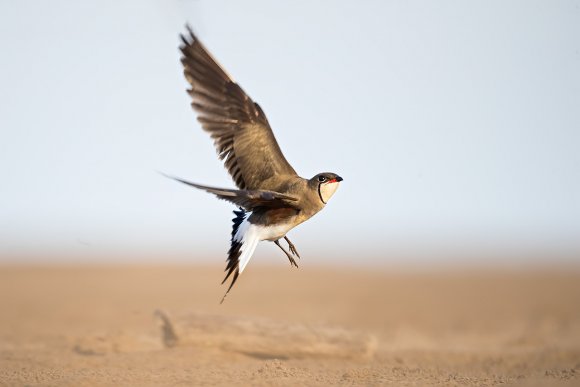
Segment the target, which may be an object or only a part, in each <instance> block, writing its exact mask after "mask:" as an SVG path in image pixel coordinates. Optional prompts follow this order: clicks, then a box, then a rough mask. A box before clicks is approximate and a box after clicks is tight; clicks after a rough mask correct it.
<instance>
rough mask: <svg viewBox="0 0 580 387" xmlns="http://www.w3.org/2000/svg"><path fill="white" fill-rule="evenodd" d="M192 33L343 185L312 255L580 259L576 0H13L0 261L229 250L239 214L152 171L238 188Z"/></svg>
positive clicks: (0, 112)
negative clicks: (189, 63) (69, 254)
mask: <svg viewBox="0 0 580 387" xmlns="http://www.w3.org/2000/svg"><path fill="white" fill-rule="evenodd" d="M186 22H189V23H190V24H191V25H192V27H193V28H194V29H195V30H196V32H197V33H198V35H199V36H200V38H201V39H202V40H203V41H204V42H205V44H206V46H207V47H208V48H209V49H210V50H211V51H212V52H213V53H214V55H215V56H216V57H217V58H218V60H219V61H220V62H221V63H222V64H223V65H224V66H225V67H226V68H227V70H228V71H229V72H230V73H231V74H232V75H233V76H234V78H235V79H236V80H237V81H238V82H239V83H240V84H241V85H242V87H243V88H244V89H245V90H246V92H247V93H248V94H249V95H250V96H251V97H252V98H253V99H254V100H256V101H257V102H259V103H260V104H261V106H262V107H263V108H264V110H265V112H266V114H267V116H268V118H269V120H270V123H271V124H272V126H273V128H274V132H275V134H276V136H277V138H278V141H279V143H280V146H281V147H282V150H283V151H284V153H285V154H286V157H287V158H288V160H289V161H290V162H291V163H292V164H293V165H294V167H295V169H296V170H297V171H298V172H299V173H300V174H301V175H302V176H305V177H311V176H313V175H314V174H316V173H317V172H320V171H327V170H329V171H334V172H337V173H339V174H340V175H341V176H343V177H344V179H345V181H344V182H343V184H342V185H341V187H340V189H339V191H338V192H337V194H336V195H335V196H334V197H333V199H332V200H331V202H330V204H329V205H328V206H327V208H326V209H325V210H324V211H323V212H322V213H320V214H319V215H317V216H316V217H315V218H313V219H312V220H311V221H309V222H307V223H305V224H304V225H302V226H300V227H299V228H298V229H296V230H293V231H291V233H290V234H289V235H290V237H291V239H292V240H293V241H294V242H295V243H296V245H297V246H298V249H299V251H301V252H302V254H303V255H305V256H311V257H312V256H317V257H318V258H317V259H319V261H320V262H322V263H324V262H327V263H328V262H331V261H332V259H333V258H334V257H336V256H348V257H353V256H354V257H356V259H363V258H359V257H363V256H373V257H375V258H372V259H377V258H376V257H378V256H381V255H382V256H383V258H381V259H385V260H396V259H397V258H396V257H397V256H400V255H399V254H400V253H401V252H410V253H411V255H413V254H414V253H415V252H422V253H424V254H427V255H435V256H436V255H441V254H442V253H443V254H445V252H448V251H453V250H461V249H471V250H473V251H480V252H481V251H487V250H496V251H501V250H502V249H508V250H510V249H511V250H514V249H519V250H529V251H538V250H543V249H545V250H554V251H557V252H564V251H572V250H576V251H578V250H580V199H579V198H580V152H579V148H580V70H579V69H580V2H579V1H438V2H431V1H356V2H355V1H350V2H344V1H342V2H339V1H291V2H272V1H215V0H212V1H201V0H200V1H150V0H147V1H144V0H140V1H98V2H97V1H92V2H90V1H50V2H45V1H2V2H0V49H1V54H0V63H1V69H2V71H1V72H0V86H1V87H0V176H1V179H2V180H1V183H0V255H2V254H1V253H7V252H11V251H24V250H28V251H33V250H46V249H52V250H54V251H59V250H61V249H72V250H82V249H86V248H94V249H97V250H99V249H115V248H123V249H129V250H135V251H143V250H145V251H151V250H159V251H161V252H162V251H172V252H175V251H182V252H185V253H191V255H192V257H193V258H192V260H195V259H198V258H199V257H200V256H202V255H223V254H224V252H225V251H226V250H227V244H228V239H229V233H230V227H231V224H230V219H231V217H232V216H231V211H232V210H233V206H231V205H229V204H227V203H225V202H220V201H217V200H216V199H214V198H213V197H212V196H210V195H208V194H205V193H203V192H199V191H195V190H192V189H189V188H187V187H185V186H183V185H180V184H177V183H174V182H172V181H169V180H167V179H164V178H162V177H161V176H160V175H158V174H157V173H156V171H163V172H167V173H170V174H175V175H178V176H181V177H183V178H186V179H189V180H192V181H196V182H200V183H205V184H210V185H216V186H225V187H231V186H233V184H232V183H231V181H230V179H229V177H228V175H227V174H226V172H225V170H224V169H223V167H222V166H221V164H220V162H219V161H218V160H217V158H216V156H215V151H214V148H213V146H212V144H211V141H210V140H209V138H208V136H207V135H206V134H205V133H203V132H202V130H201V129H200V127H199V125H198V124H197V122H196V121H195V117H194V114H193V112H192V111H191V109H190V107H189V99H188V96H187V95H186V93H185V92H184V90H185V88H186V83H185V81H184V79H183V76H182V70H181V66H180V63H179V53H178V50H177V46H178V44H179V40H178V34H179V33H180V32H182V31H184V28H183V26H184V25H185V23H186ZM87 245H88V246H87ZM274 249H275V246H274V247H259V248H258V252H257V253H256V256H257V257H259V256H261V257H262V258H258V259H266V258H265V257H266V256H268V254H269V253H270V252H274V251H275V250H274ZM202 251H203V254H202V253H200V252H202ZM383 251H387V252H389V254H383V253H382V252H383ZM321 252H324V254H321ZM312 259H313V258H312ZM368 259H371V258H368Z"/></svg>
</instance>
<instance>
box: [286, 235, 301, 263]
mask: <svg viewBox="0 0 580 387" xmlns="http://www.w3.org/2000/svg"><path fill="white" fill-rule="evenodd" d="M284 239H286V242H288V248H289V249H290V252H291V253H292V254H294V255H295V256H297V257H298V258H300V254H298V250H296V246H294V243H292V242H290V239H288V237H287V236H284Z"/></svg>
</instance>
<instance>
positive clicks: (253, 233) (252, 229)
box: [234, 216, 262, 274]
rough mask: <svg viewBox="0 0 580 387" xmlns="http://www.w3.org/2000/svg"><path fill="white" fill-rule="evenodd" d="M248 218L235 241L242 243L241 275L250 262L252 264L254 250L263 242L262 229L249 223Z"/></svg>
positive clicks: (241, 225)
mask: <svg viewBox="0 0 580 387" xmlns="http://www.w3.org/2000/svg"><path fill="white" fill-rule="evenodd" d="M248 217H249V216H247V217H246V219H244V221H243V222H242V224H240V227H239V228H238V232H237V233H236V236H235V237H234V239H235V240H236V241H239V242H241V243H242V246H241V247H240V258H239V260H240V266H239V267H240V274H241V273H242V272H243V271H244V269H245V268H246V265H247V264H248V262H250V258H252V254H254V250H256V247H257V246H258V242H260V240H262V238H261V236H262V235H261V234H262V233H261V232H260V231H261V230H260V229H261V227H259V226H256V225H254V224H251V223H250V222H248Z"/></svg>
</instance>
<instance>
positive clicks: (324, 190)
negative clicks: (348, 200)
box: [320, 182, 340, 204]
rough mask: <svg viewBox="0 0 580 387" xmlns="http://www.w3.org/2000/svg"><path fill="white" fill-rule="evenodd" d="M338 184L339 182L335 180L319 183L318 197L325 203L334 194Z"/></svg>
mask: <svg viewBox="0 0 580 387" xmlns="http://www.w3.org/2000/svg"><path fill="white" fill-rule="evenodd" d="M339 184H340V183H339V182H336V183H327V184H321V185H320V197H321V198H322V201H323V202H324V203H325V204H326V203H328V200H329V199H330V198H331V197H332V195H334V193H335V192H336V190H337V189H338V185H339Z"/></svg>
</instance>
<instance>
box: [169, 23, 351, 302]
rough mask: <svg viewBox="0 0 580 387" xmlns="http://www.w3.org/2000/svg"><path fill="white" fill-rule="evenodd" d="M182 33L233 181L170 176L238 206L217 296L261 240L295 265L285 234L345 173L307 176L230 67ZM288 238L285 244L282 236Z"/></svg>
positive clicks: (197, 92) (200, 111)
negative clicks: (210, 182)
mask: <svg viewBox="0 0 580 387" xmlns="http://www.w3.org/2000/svg"><path fill="white" fill-rule="evenodd" d="M187 32H188V33H187V34H186V35H181V40H182V42H183V44H182V45H181V46H180V50H181V53H182V55H183V56H182V57H181V63H182V64H183V68H184V74H185V78H186V79H187V81H188V82H189V84H190V86H191V88H190V89H189V90H187V92H188V94H189V95H190V96H191V99H192V103H191V106H192V107H193V109H194V110H195V112H196V113H197V120H198V121H199V122H200V123H201V126H202V128H203V129H204V130H205V131H206V132H208V133H209V135H210V136H211V138H212V139H213V141H214V145H215V147H216V150H217V153H218V157H219V158H220V159H221V160H223V162H224V165H225V167H226V169H227V170H228V172H229V173H230V175H231V177H232V179H233V181H234V183H235V185H236V186H237V187H238V189H229V188H214V187H208V186H205V185H201V184H196V183H192V182H189V181H186V180H183V179H180V178H175V177H171V176H169V177H171V178H173V179H175V180H177V181H179V182H181V183H184V184H187V185H189V186H192V187H195V188H198V189H202V190H204V191H207V192H209V193H212V194H214V195H216V196H217V197H218V198H219V199H223V200H227V201H229V202H231V203H233V204H235V205H236V206H238V207H239V210H238V211H234V214H235V218H234V219H232V220H233V226H232V234H231V246H230V249H229V251H228V258H227V266H226V269H225V271H226V276H225V278H224V280H223V281H222V284H224V283H225V282H226V281H227V280H228V278H230V277H232V280H231V283H230V285H229V287H228V289H227V291H226V293H225V294H224V296H223V298H222V300H221V302H223V301H224V299H225V297H226V296H227V294H228V293H229V291H230V290H231V289H232V287H233V286H234V284H235V283H236V280H237V279H238V276H239V275H240V274H241V273H242V272H243V271H244V269H245V268H246V266H247V264H248V262H249V261H250V258H251V257H252V254H253V253H254V250H255V249H256V246H257V244H258V242H260V241H271V242H274V243H275V244H276V245H277V246H278V247H280V249H282V251H283V252H284V253H285V254H286V256H287V257H288V260H289V261H290V264H291V265H293V266H295V267H298V264H297V263H296V260H295V259H294V257H297V258H300V255H299V254H298V251H297V250H296V247H295V246H294V244H292V242H290V240H289V239H288V237H287V236H286V234H287V233H288V231H290V230H291V229H293V228H294V227H296V226H298V225H299V224H300V223H302V222H304V221H306V220H308V219H310V218H311V217H312V216H314V215H315V214H316V213H317V212H319V211H320V210H322V209H323V208H324V206H325V205H326V203H328V200H329V199H330V197H331V196H332V195H333V194H334V193H335V191H336V189H337V188H338V185H339V183H340V182H341V181H342V177H340V176H338V175H337V174H336V173H332V172H322V173H319V174H317V175H316V176H314V177H312V178H310V179H304V178H302V177H300V176H298V174H297V173H296V171H295V170H294V168H292V166H291V165H290V163H288V161H286V158H285V157H284V155H283V154H282V151H281V150H280V147H279V146H278V143H277V142H276V138H275V137H274V133H273V132H272V128H271V127H270V125H269V124H268V120H267V119H266V115H265V114H264V112H263V111H262V109H261V108H260V106H259V105H258V104H257V103H255V102H254V101H252V99H251V98H250V97H249V96H248V95H247V94H246V93H245V92H244V91H243V90H242V88H241V87H240V86H239V85H238V84H237V83H236V82H235V81H234V80H233V78H232V77H231V76H230V75H228V73H227V72H226V71H225V70H224V69H223V67H221V66H220V65H219V64H218V63H217V62H216V60H215V59H214V58H213V56H212V55H211V54H210V53H209V51H208V50H207V49H206V48H205V47H204V45H203V44H202V43H201V42H200V41H199V39H198V38H197V37H196V36H195V34H194V33H193V32H192V30H191V28H190V27H189V26H188V27H187ZM282 238H283V239H285V240H286V242H287V243H288V249H289V250H290V251H287V250H286V249H285V248H284V247H283V246H282V245H281V244H280V240H281V239H282Z"/></svg>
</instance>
